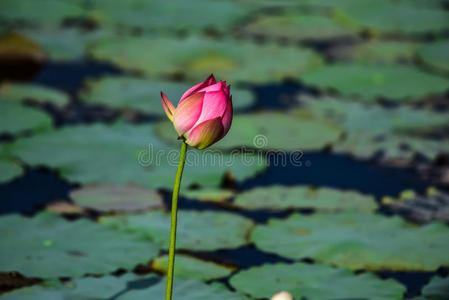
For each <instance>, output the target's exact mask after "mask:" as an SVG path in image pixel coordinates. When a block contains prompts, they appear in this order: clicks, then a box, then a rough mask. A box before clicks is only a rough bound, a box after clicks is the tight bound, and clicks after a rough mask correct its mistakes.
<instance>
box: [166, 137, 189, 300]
mask: <svg viewBox="0 0 449 300" xmlns="http://www.w3.org/2000/svg"><path fill="white" fill-rule="evenodd" d="M186 153H187V144H186V143H185V142H184V141H183V142H182V146H181V154H180V156H179V164H178V171H177V172H176V179H175V186H174V188H173V196H172V201H171V226H170V250H169V253H168V271H167V290H166V292H165V300H171V297H172V292H173V273H174V268H175V248H176V224H177V219H178V195H179V188H180V186H181V178H182V171H183V170H184V162H185V160H186Z"/></svg>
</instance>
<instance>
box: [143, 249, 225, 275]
mask: <svg viewBox="0 0 449 300" xmlns="http://www.w3.org/2000/svg"><path fill="white" fill-rule="evenodd" d="M151 267H152V268H153V269H154V270H156V271H159V272H162V273H164V274H166V273H167V269H168V256H167V255H165V256H161V257H158V258H156V259H155V260H153V262H152V264H151ZM232 271H233V270H232V269H231V268H230V267H225V266H221V265H218V264H216V263H213V262H209V261H205V260H201V259H198V258H194V257H191V256H187V255H182V254H177V255H176V264H175V276H176V277H177V278H184V279H198V280H203V281H205V280H212V279H217V278H222V277H227V276H228V275H229V274H231V272H232Z"/></svg>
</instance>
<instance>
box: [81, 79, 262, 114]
mask: <svg viewBox="0 0 449 300" xmlns="http://www.w3.org/2000/svg"><path fill="white" fill-rule="evenodd" d="M189 88H191V85H189V84H185V83H176V82H164V81H151V80H146V79H140V78H133V77H125V76H121V77H103V78H101V79H99V80H94V81H88V84H87V88H86V89H85V90H84V92H83V93H82V94H81V98H82V99H83V100H84V101H85V102H86V103H90V104H100V105H104V106H107V107H113V108H119V109H132V110H136V111H140V112H145V113H149V114H155V115H158V116H165V113H164V110H163V109H162V106H161V96H160V95H161V94H160V92H161V91H163V92H164V93H166V94H167V96H168V97H169V98H170V99H171V100H172V102H173V104H175V105H176V104H177V103H178V100H179V99H180V98H181V96H182V94H183V93H184V92H185V91H187V90H188V89H189ZM232 100H233V105H234V109H242V108H245V107H248V106H250V105H252V104H253V103H254V100H255V99H254V95H253V94H252V93H251V92H250V91H248V90H242V89H234V88H233V89H232Z"/></svg>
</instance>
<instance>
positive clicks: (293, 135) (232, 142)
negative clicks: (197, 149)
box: [157, 112, 342, 151]
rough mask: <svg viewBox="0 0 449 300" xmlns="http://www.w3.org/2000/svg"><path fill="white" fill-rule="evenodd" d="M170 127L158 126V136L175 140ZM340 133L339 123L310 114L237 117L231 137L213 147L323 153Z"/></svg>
mask: <svg viewBox="0 0 449 300" xmlns="http://www.w3.org/2000/svg"><path fill="white" fill-rule="evenodd" d="M170 127H173V125H172V124H171V123H170V122H162V123H159V124H158V127H157V134H158V135H159V136H161V137H162V138H164V140H166V141H170V140H174V137H175V136H176V132H175V131H174V129H172V128H170ZM341 134H342V131H341V129H340V128H339V127H338V126H337V125H336V123H333V122H331V121H323V120H321V119H320V120H318V119H314V118H313V116H310V115H309V116H306V115H304V116H300V117H297V116H294V115H289V114H285V113H284V114H281V113H274V112H264V113H255V114H245V115H235V116H234V118H233V120H232V127H231V130H230V131H229V133H228V135H227V136H226V137H225V138H224V139H223V140H221V141H219V142H218V143H217V144H216V145H215V146H213V148H215V149H216V148H219V149H232V148H238V147H241V146H245V147H247V148H256V149H283V150H304V151H306V150H320V149H322V148H323V147H325V146H326V145H329V144H331V143H333V142H335V141H336V140H338V138H339V137H340V135H341ZM213 148H212V149H213Z"/></svg>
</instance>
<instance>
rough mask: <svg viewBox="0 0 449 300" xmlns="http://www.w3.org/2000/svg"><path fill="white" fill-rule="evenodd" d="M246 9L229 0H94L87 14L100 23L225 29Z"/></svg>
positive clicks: (146, 27) (166, 29) (143, 27)
mask: <svg viewBox="0 0 449 300" xmlns="http://www.w3.org/2000/svg"><path fill="white" fill-rule="evenodd" d="M247 13H248V9H247V7H245V6H242V5H239V6H237V5H235V4H234V3H232V2H230V1H222V0H216V1H207V0H198V1H195V2H194V3H192V2H188V1H182V0H173V1H172V2H170V3H167V2H166V1H164V0H153V1H151V2H148V1H144V0H128V1H126V2H123V1H120V0H96V1H93V2H92V3H91V6H90V9H89V12H88V14H87V16H88V17H89V18H91V19H93V20H94V21H96V22H97V23H99V24H101V25H102V26H109V27H118V28H126V29H135V28H138V29H141V30H145V31H146V30H151V31H156V32H169V31H174V30H182V31H195V32H200V31H201V30H204V29H208V30H214V31H219V32H224V31H227V30H229V29H230V28H231V26H232V25H234V24H235V23H236V22H238V21H239V20H241V19H243V18H245V17H246V15H247Z"/></svg>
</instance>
